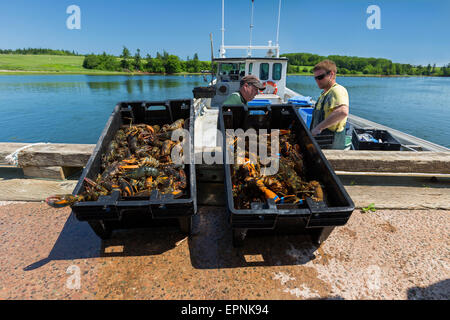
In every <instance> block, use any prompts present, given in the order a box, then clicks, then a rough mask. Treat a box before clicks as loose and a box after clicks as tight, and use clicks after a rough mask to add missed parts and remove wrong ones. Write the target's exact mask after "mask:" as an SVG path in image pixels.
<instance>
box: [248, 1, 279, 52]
mask: <svg viewBox="0 0 450 320" xmlns="http://www.w3.org/2000/svg"><path fill="white" fill-rule="evenodd" d="M252 2H253V0H252ZM280 13H281V0H280V3H279V5H278V25H277V42H276V46H277V48H278V49H277V58H279V56H280V53H279V45H278V34H279V33H280Z"/></svg>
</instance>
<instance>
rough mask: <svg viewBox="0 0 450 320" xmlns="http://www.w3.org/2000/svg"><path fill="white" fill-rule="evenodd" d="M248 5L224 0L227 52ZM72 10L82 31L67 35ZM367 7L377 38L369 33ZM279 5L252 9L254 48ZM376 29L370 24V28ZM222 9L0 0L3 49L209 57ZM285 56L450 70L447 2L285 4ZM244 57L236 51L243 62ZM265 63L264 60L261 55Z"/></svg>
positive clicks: (270, 29) (268, 32)
mask: <svg viewBox="0 0 450 320" xmlns="http://www.w3.org/2000/svg"><path fill="white" fill-rule="evenodd" d="M251 4H252V2H251V0H225V45H248V43H249V39H250V27H249V26H250V16H251ZM70 5H77V6H78V7H79V8H80V13H81V15H80V27H81V28H80V29H72V30H71V29H68V28H67V25H66V21H67V20H68V18H69V17H70V16H71V14H68V13H66V10H67V8H68V7H69V6H70ZM370 5H376V6H378V8H379V12H380V15H379V18H380V19H379V21H380V29H369V28H368V27H367V20H368V19H369V20H370V19H371V16H372V15H373V13H374V12H373V11H371V12H369V13H367V9H368V7H369V6H370ZM278 6H279V0H254V20H253V25H254V27H253V32H252V44H253V45H267V43H268V41H269V40H272V41H273V43H275V40H276V30H277V18H278ZM371 21H372V22H373V20H371ZM221 27H222V0H191V1H186V0H183V1H182V0H158V1H156V0H145V1H144V0H128V1H123V0H109V1H107V0H69V1H67V0H39V1H36V0H14V1H6V0H0V48H1V49H17V48H24V47H25V48H28V47H32V48H51V49H64V50H70V51H72V50H75V51H76V52H79V53H82V54H87V53H102V52H103V51H106V52H107V53H110V54H114V55H119V54H120V53H121V51H122V48H123V46H126V47H127V48H128V49H130V51H131V52H132V54H134V53H135V52H136V49H137V48H139V49H140V50H141V55H143V56H145V55H147V54H150V55H151V56H155V55H156V52H161V53H162V52H163V50H165V51H167V52H168V53H170V54H175V55H177V56H179V57H180V58H181V59H183V60H185V59H186V58H187V57H188V56H189V57H190V58H192V57H193V55H194V53H197V54H198V56H199V59H200V60H205V61H207V60H209V59H210V58H211V46H210V40H209V34H210V33H212V35H213V47H214V55H215V56H216V57H217V56H218V51H219V46H220V44H221V41H222V40H221V37H222V35H221ZM279 44H280V48H281V53H282V54H283V53H294V52H309V53H315V54H319V55H323V56H326V55H332V54H336V55H348V56H360V57H376V58H387V59H390V60H392V61H393V62H398V63H410V64H413V65H419V64H420V65H427V64H431V65H433V64H436V65H437V66H441V65H443V64H447V63H450V1H448V0H374V1H363V0H339V1H335V0H314V1H306V0H282V2H281V21H280V30H279ZM243 54H245V52H244V51H229V52H227V56H229V57H230V56H240V55H243ZM260 54H264V52H260Z"/></svg>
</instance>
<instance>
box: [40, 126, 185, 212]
mask: <svg viewBox="0 0 450 320" xmlns="http://www.w3.org/2000/svg"><path fill="white" fill-rule="evenodd" d="M184 127H185V121H184V120H183V119H179V120H177V121H175V122H174V123H172V124H165V125H163V126H162V127H161V126H159V125H148V124H136V125H123V126H121V127H120V129H119V130H118V131H117V132H116V134H115V136H114V138H113V139H112V141H111V143H110V144H109V146H108V148H107V150H106V152H105V153H103V154H102V156H101V172H100V173H99V174H98V175H97V177H96V178H95V179H94V180H93V179H89V178H84V181H83V182H84V191H83V192H82V193H81V194H79V195H75V196H74V195H72V194H65V195H54V196H51V197H48V198H47V199H46V203H47V204H49V205H50V206H52V207H55V208H61V207H65V206H69V205H70V206H72V205H73V204H75V203H77V202H80V201H96V200H97V199H98V198H99V197H100V196H104V195H109V194H111V193H112V192H113V191H119V192H120V195H121V196H122V197H149V196H150V194H151V193H152V192H154V191H158V192H159V193H160V194H170V195H172V196H173V197H174V198H179V197H182V196H183V195H185V192H186V191H185V189H186V187H187V181H186V180H187V179H186V173H185V171H184V165H183V164H175V163H174V162H173V160H174V159H172V155H174V154H175V155H177V156H179V157H181V156H182V155H183V148H182V138H180V139H178V141H172V139H171V138H172V133H173V132H174V130H176V129H182V128H184Z"/></svg>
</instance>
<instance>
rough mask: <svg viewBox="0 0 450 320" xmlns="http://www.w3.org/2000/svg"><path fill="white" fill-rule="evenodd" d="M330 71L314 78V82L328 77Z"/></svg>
mask: <svg viewBox="0 0 450 320" xmlns="http://www.w3.org/2000/svg"><path fill="white" fill-rule="evenodd" d="M330 72H331V71H327V72H326V73H324V74H321V75H320V76H317V77H314V79H316V80H322V79H323V78H325V76H327V75H329V74H330Z"/></svg>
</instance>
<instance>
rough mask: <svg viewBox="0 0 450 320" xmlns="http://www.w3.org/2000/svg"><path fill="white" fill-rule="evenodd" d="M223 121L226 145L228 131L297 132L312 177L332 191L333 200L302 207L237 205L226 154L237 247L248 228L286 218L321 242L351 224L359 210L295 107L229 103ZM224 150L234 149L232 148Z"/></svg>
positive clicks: (267, 226)
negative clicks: (355, 209) (281, 130)
mask: <svg viewBox="0 0 450 320" xmlns="http://www.w3.org/2000/svg"><path fill="white" fill-rule="evenodd" d="M219 125H220V130H221V132H222V135H223V145H224V146H226V134H225V130H226V129H239V128H240V129H243V130H244V131H245V130H247V129H249V128H253V129H255V130H259V129H267V130H270V129H291V130H294V131H295V134H296V137H297V139H298V144H299V145H300V148H301V152H302V154H303V157H304V158H303V161H304V163H305V166H306V168H307V172H308V174H307V178H308V180H319V181H320V182H321V183H322V185H323V187H324V192H325V193H326V194H327V199H326V200H327V203H325V202H323V201H322V202H314V201H313V200H311V199H309V198H307V199H306V201H305V202H304V203H303V204H298V205H293V204H276V203H275V202H274V201H273V200H269V201H267V202H266V203H259V202H258V203H252V204H251V209H235V206H234V199H233V194H232V182H231V169H232V168H231V164H226V159H227V157H230V156H231V154H229V155H228V156H227V155H226V153H225V152H224V154H223V159H224V163H225V165H224V167H225V179H224V180H225V191H226V201H227V209H228V212H229V214H230V220H231V226H232V228H233V242H234V244H235V245H240V244H242V241H243V240H244V238H245V234H246V231H247V230H251V229H256V230H258V229H259V230H262V229H276V228H277V226H280V225H282V224H283V220H284V219H286V220H289V221H290V222H292V221H296V222H297V224H298V225H299V226H304V229H308V230H309V231H312V233H313V234H315V235H316V237H315V240H316V241H317V242H322V241H324V240H325V239H326V237H327V236H328V234H329V232H331V230H332V228H333V227H335V226H341V225H344V224H346V223H347V221H348V219H349V218H350V215H351V214H352V212H353V210H354V208H355V207H354V204H353V201H352V199H351V198H350V196H349V195H348V193H347V191H346V190H345V188H344V186H343V185H342V183H341V182H340V180H339V178H338V177H337V176H336V174H335V173H334V171H333V169H332V167H331V166H330V164H329V162H328V160H327V159H326V158H325V156H324V154H323V153H322V151H321V149H320V147H319V145H318V143H317V141H316V140H315V139H314V138H313V137H312V135H311V133H310V131H309V130H308V129H307V128H306V126H305V124H304V122H303V121H302V119H301V118H300V116H299V115H298V113H297V112H296V110H295V107H294V106H292V105H271V106H263V107H246V106H224V107H221V108H220V113H219ZM223 149H224V150H227V151H226V152H229V153H230V152H231V151H230V150H229V149H230V148H227V147H224V148H223ZM316 228H317V229H316ZM312 229H314V230H312Z"/></svg>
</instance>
